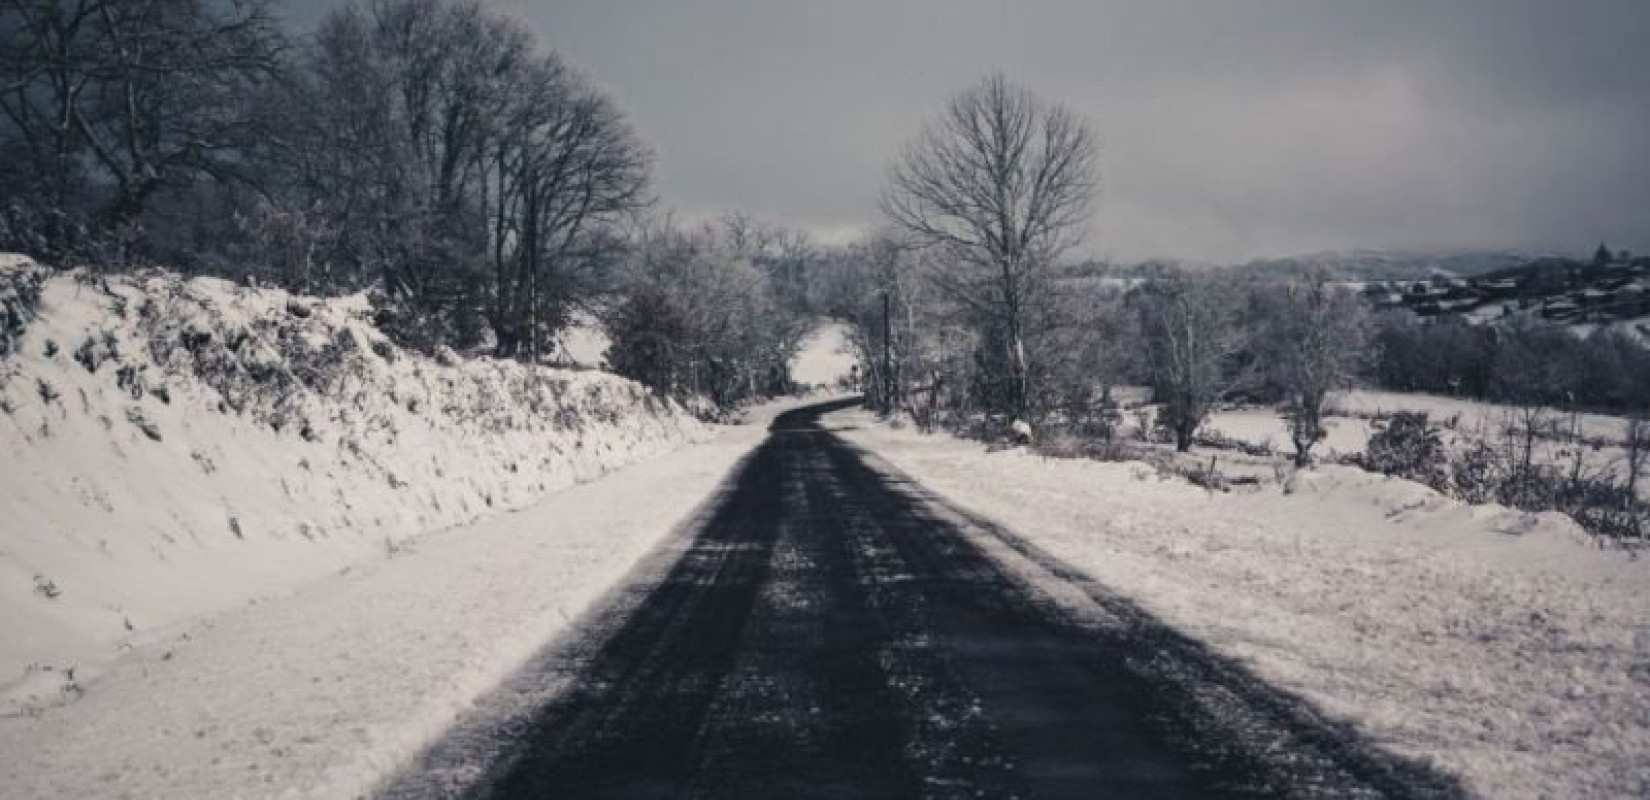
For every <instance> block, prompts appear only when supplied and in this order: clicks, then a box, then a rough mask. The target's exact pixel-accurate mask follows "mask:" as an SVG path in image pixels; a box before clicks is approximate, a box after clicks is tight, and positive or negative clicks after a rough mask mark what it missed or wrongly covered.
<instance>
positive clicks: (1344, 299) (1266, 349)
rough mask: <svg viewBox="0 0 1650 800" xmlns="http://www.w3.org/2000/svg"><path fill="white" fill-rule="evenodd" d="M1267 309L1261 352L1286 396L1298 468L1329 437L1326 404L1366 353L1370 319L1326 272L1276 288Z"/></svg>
mask: <svg viewBox="0 0 1650 800" xmlns="http://www.w3.org/2000/svg"><path fill="white" fill-rule="evenodd" d="M1265 300H1271V301H1273V302H1271V303H1269V304H1268V305H1270V308H1268V309H1266V312H1267V318H1266V320H1265V323H1264V331H1263V333H1262V336H1263V337H1264V340H1263V342H1262V344H1261V346H1260V348H1258V350H1259V353H1258V355H1259V358H1260V359H1261V360H1262V362H1263V363H1262V368H1264V369H1265V370H1266V371H1267V372H1269V373H1270V374H1271V377H1272V380H1273V381H1274V383H1275V385H1276V387H1277V388H1278V389H1279V390H1280V391H1281V392H1282V393H1283V396H1284V400H1285V403H1286V405H1285V411H1284V413H1285V415H1286V416H1287V418H1288V420H1289V436H1290V439H1291V440H1292V441H1293V442H1294V445H1295V465H1296V466H1301V467H1304V466H1306V465H1307V464H1309V463H1311V459H1312V446H1313V445H1315V444H1317V443H1318V441H1320V440H1322V439H1323V438H1324V436H1325V431H1324V428H1323V406H1324V400H1325V398H1327V397H1328V395H1329V392H1331V391H1333V390H1335V389H1343V388H1347V387H1348V386H1350V385H1351V383H1352V381H1353V379H1354V378H1356V377H1357V374H1358V370H1359V368H1360V367H1361V365H1362V363H1363V359H1364V357H1365V355H1366V353H1367V348H1368V342H1369V335H1370V334H1369V330H1370V328H1369V315H1368V312H1367V311H1366V309H1365V305H1364V303H1363V302H1362V300H1360V299H1359V298H1358V297H1357V296H1356V295H1355V294H1354V293H1353V292H1352V291H1351V290H1350V289H1347V288H1345V287H1342V286H1336V285H1334V284H1331V283H1330V282H1329V281H1328V279H1327V277H1326V276H1324V275H1322V274H1314V275H1309V276H1308V277H1307V278H1306V279H1305V280H1302V281H1289V282H1287V283H1284V284H1282V285H1280V286H1278V287H1277V292H1276V296H1275V297H1272V298H1264V297H1263V301H1265Z"/></svg>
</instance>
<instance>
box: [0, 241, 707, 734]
mask: <svg viewBox="0 0 1650 800" xmlns="http://www.w3.org/2000/svg"><path fill="white" fill-rule="evenodd" d="M38 270H39V268H38V267H35V266H33V265H32V264H31V263H30V262H28V261H27V260H26V259H20V258H17V257H3V258H0V287H15V286H18V285H21V284H23V283H24V282H25V280H26V279H28V276H31V275H35V274H38ZM30 280H32V279H30ZM42 289H43V291H42V292H41V293H40V296H39V298H38V302H37V303H35V304H33V305H34V306H35V308H33V309H32V310H31V311H30V312H29V313H28V314H26V315H24V314H19V315H17V319H16V322H17V324H15V325H11V324H8V325H5V326H4V327H6V329H7V330H9V331H12V333H11V334H8V336H10V341H11V342H12V344H11V345H10V346H9V347H8V348H7V350H5V351H0V411H3V412H4V413H0V447H3V449H4V451H5V453H6V458H5V459H4V460H0V607H3V608H4V609H5V610H6V613H5V614H3V615H0V714H9V713H18V712H26V711H30V710H38V709H39V708H41V707H43V706H49V705H51V704H53V703H56V702H60V701H63V700H66V699H73V698H74V697H75V696H77V694H78V692H79V687H80V686H81V685H83V684H85V682H86V681H87V679H88V678H89V677H90V676H91V675H93V674H94V673H95V672H96V671H97V670H98V668H99V665H101V664H103V663H105V662H107V661H108V660H110V659H111V658H113V657H115V656H116V655H117V653H118V652H120V651H122V650H124V649H126V648H128V647H131V646H136V645H141V644H142V643H144V642H146V641H150V640H153V639H156V638H159V637H163V636H166V635H168V634H169V633H176V631H177V630H178V629H179V627H180V626H181V625H183V624H184V623H187V622H189V621H191V620H194V619H197V618H199V617H201V616H203V615H207V614H211V613H214V612H219V611H223V610H226V609H228V608H231V607H233V606H235V605H238V604H241V603H244V602H245V601H247V600H249V599H253V598H258V597H263V596H268V595H273V594H280V593H283V592H287V591H290V590H291V589H292V588H294V587H295V586H297V585H300V584H303V583H306V582H309V581H313V580H315V579H317V578H319V577H321V576H324V575H327V574H329V573H335V572H337V571H339V570H340V569H343V568H347V567H348V566H349V565H352V564H358V563H360V562H363V561H366V560H369V559H373V558H380V559H381V558H383V557H385V556H386V555H393V554H395V553H396V552H397V551H398V550H399V549H401V548H403V547H405V546H406V543H407V541H408V539H409V537H412V536H414V535H416V534H418V533H421V532H424V531H429V530H431V529H435V528H441V527H444V526H451V525H455V524H459V523H463V522H467V521H470V520H474V519H476V518H478V517H481V516H484V515H487V514H494V513H499V512H502V511H505V510H510V509H517V508H521V507H523V506H526V505H529V504H531V503H533V502H534V501H536V500H538V499H539V498H541V497H543V496H544V495H545V494H546V493H548V492H552V491H555V490H558V489H561V488H564V487H567V486H569V485H572V484H574V483H577V482H581V481H585V480H589V479H591V478H594V477H597V476H599V475H602V474H604V473H606V472H609V471H611V470H614V469H617V468H619V467H622V466H625V465H627V464H630V463H632V462H635V461H637V460H640V459H643V458H647V457H650V456H652V455H655V454H658V453H661V452H663V451H666V450H669V449H671V448H674V447H675V446H677V445H679V444H681V443H683V442H687V441H694V440H699V439H703V438H705V437H706V436H707V435H708V433H709V432H708V430H707V429H706V428H705V427H704V426H702V425H701V424H700V423H698V422H697V421H695V420H694V419H693V418H692V417H691V416H689V415H688V414H686V413H685V412H683V411H682V410H681V409H680V408H679V407H677V406H675V405H674V404H671V403H668V402H663V401H660V400H657V399H655V398H654V397H653V396H652V395H650V394H649V393H647V392H646V391H645V390H644V389H642V388H641V387H640V386H638V385H636V384H634V383H631V382H629V381H626V380H623V379H620V378H617V377H613V376H610V375H606V374H602V373H595V372H571V371H560V370H552V369H544V368H534V367H528V366H524V365H522V364H519V363H515V362H509V361H494V360H489V359H477V360H470V361H465V360H460V359H458V358H456V357H452V356H451V354H450V353H449V354H443V355H444V356H445V357H443V358H441V359H437V360H432V359H428V358H425V357H422V356H419V355H416V354H414V353H411V352H409V351H405V350H402V349H401V348H399V347H397V346H395V345H394V344H392V343H391V342H389V341H388V340H386V339H385V338H384V337H383V336H382V335H381V334H380V333H379V332H378V331H377V330H376V329H375V328H373V327H372V325H371V324H370V322H368V321H367V320H368V317H369V310H368V308H367V305H366V303H365V301H364V299H362V298H359V297H355V298H341V299H336V300H320V299H315V298H308V297H299V296H293V295H289V294H287V293H285V292H281V291H277V290H269V289H249V288H245V287H241V286H237V285H235V284H232V283H229V282H225V281H221V280H215V279H205V278H197V279H187V280H186V279H183V278H180V277H178V276H176V275H173V274H169V273H162V272H149V273H144V274H141V275H138V276H134V277H121V278H107V279H105V278H100V277H94V276H89V275H85V274H80V273H75V274H70V275H57V276H53V277H50V278H48V279H46V280H44V282H43V286H42ZM14 293H15V292H14Z"/></svg>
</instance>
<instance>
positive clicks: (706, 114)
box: [294, 0, 1650, 260]
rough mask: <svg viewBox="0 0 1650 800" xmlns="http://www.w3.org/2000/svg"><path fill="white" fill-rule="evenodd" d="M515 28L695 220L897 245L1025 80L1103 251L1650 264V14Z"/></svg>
mask: <svg viewBox="0 0 1650 800" xmlns="http://www.w3.org/2000/svg"><path fill="white" fill-rule="evenodd" d="M327 5H328V3H327V2H325V0H299V2H298V3H297V5H296V6H295V8H294V11H295V14H296V15H297V16H298V17H299V18H313V16H314V15H315V14H316V13H318V10H319V9H322V8H324V7H325V6H327ZM493 5H495V6H496V7H499V8H504V9H508V10H510V11H512V12H514V13H516V14H518V15H519V16H521V17H522V18H524V19H526V20H528V21H529V22H530V23H532V25H533V26H534V27H535V28H536V29H537V30H538V32H539V34H540V36H541V37H542V39H543V40H544V41H545V42H546V43H548V44H549V45H551V46H553V47H555V48H556V49H558V50H560V51H561V52H562V53H563V54H564V55H566V56H567V57H568V58H569V59H570V60H572V61H574V62H575V63H578V64H579V65H581V66H582V67H584V68H585V69H586V70H588V71H589V72H590V73H591V74H593V75H594V76H595V77H596V78H597V79H598V80H600V81H602V82H603V83H605V84H606V85H608V86H609V87H611V88H612V90H613V91H614V92H615V94H617V95H618V96H619V97H620V98H621V99H622V100H623V102H624V103H625V105H626V107H627V108H628V109H629V110H630V112H631V113H632V115H633V116H634V118H635V120H636V122H637V124H638V126H639V127H640V128H641V130H642V131H643V133H644V135H645V136H646V137H647V138H648V139H649V140H650V141H651V142H652V143H654V145H655V147H656V148H657V149H658V151H659V155H660V176H659V177H660V186H659V188H660V193H661V195H662V197H663V198H664V200H665V201H666V202H667V203H669V204H671V205H673V206H675V207H676V208H677V209H679V210H681V211H682V212H684V213H687V214H712V213H716V212H718V211H720V210H724V209H729V208H739V209H744V210H748V211H751V212H754V213H758V214H763V215H766V216H771V217H774V218H778V219H782V220H786V221H789V222H792V223H794V224H798V225H803V226H807V227H809V228H812V229H815V230H817V231H820V232H821V233H823V234H826V235H840V234H841V233H842V232H844V231H850V230H854V229H856V228H861V227H864V226H868V225H872V224H875V222H876V219H877V217H876V203H875V198H876V194H877V192H878V190H879V189H880V187H881V183H882V178H883V171H884V168H885V166H886V163H887V160H888V158H889V157H890V156H891V154H892V153H893V152H894V151H895V149H896V148H897V147H898V145H899V143H900V142H901V141H902V140H904V139H905V138H906V137H907V136H909V135H910V134H911V133H912V132H913V131H915V130H916V128H917V127H918V126H919V125H920V124H921V122H922V120H923V119H924V118H925V117H927V116H928V115H930V114H931V113H932V112H933V111H934V110H935V109H936V108H937V107H938V106H939V104H940V103H941V102H942V101H943V99H944V98H945V96H946V95H947V94H949V93H950V92H953V91H955V90H956V89H958V88H961V87H962V86H965V85H967V84H968V83H970V82H972V81H973V80H975V79H977V78H978V77H979V76H981V75H983V74H985V73H986V72H989V71H992V70H1002V71H1004V72H1007V73H1008V74H1009V75H1010V76H1011V77H1014V78H1015V79H1017V80H1019V81H1021V82H1023V83H1025V84H1027V85H1029V86H1031V87H1032V88H1033V89H1035V90H1036V91H1038V92H1039V93H1041V94H1043V95H1044V96H1046V97H1048V98H1049V99H1051V100H1057V101H1060V102H1063V103H1066V104H1068V105H1070V106H1072V107H1074V108H1075V109H1077V110H1079V111H1080V112H1082V113H1083V114H1084V115H1086V116H1087V117H1088V118H1089V119H1090V120H1092V122H1093V124H1094V126H1095V128H1096V129H1097V131H1098V132H1099V133H1100V136H1101V139H1102V142H1103V146H1104V154H1105V157H1104V165H1105V175H1104V178H1105V194H1104V199H1103V201H1102V203H1101V206H1100V208H1099V210H1098V213H1097V216H1096V220H1095V231H1094V235H1093V236H1092V237H1091V239H1090V245H1089V249H1090V250H1091V251H1092V252H1094V253H1096V254H1102V255H1115V256H1119V257H1124V258H1132V257H1140V256H1146V255H1171V256H1183V257H1192V258H1205V259H1217V260H1226V259H1238V258H1245V257H1249V256H1255V255H1263V254H1277V253H1290V252H1300V251H1308V250H1317V249H1328V248H1350V247H1392V248H1417V247H1432V248H1467V247H1521V248H1531V249H1552V248H1557V249H1563V250H1569V251H1580V250H1584V249H1588V248H1590V247H1591V245H1592V244H1593V243H1596V242H1597V241H1598V240H1601V239H1602V240H1607V241H1610V242H1611V243H1613V244H1617V245H1618V246H1624V247H1625V246H1631V247H1635V248H1636V249H1640V250H1647V249H1650V157H1647V156H1650V148H1647V143H1650V3H1647V2H1645V1H1644V0H1615V1H1612V0H1592V1H1586V2H1574V3H1554V2H1546V1H1545V0H1539V1H1538V0H1475V1H1472V2H1463V1H1461V0H1456V1H1455V2H1449V3H1438V2H1431V1H1430V0H1398V1H1396V2H1393V1H1385V2H1355V1H1354V0H1344V1H1341V2H1331V1H1330V0H1266V1H1265V2H1262V1H1261V0H1254V1H1253V2H1214V1H1213V0H1200V1H1199V2H1192V1H1191V0H1167V1H1164V0H1151V1H1148V0H1139V1H1138V2H1128V3H1124V2H1097V1H1095V0H1066V1H1064V2H1054V1H1051V0H1042V1H1040V2H1008V1H1007V0H995V1H990V2H988V1H986V0H923V1H922V2H916V1H913V0H902V1H901V2H886V0H881V1H878V0H833V1H832V2H824V1H823V0H821V1H819V2H775V1H774V0H705V1H703V2H697V1H696V2H682V1H681V0H560V1H558V2H534V1H532V0H494V2H493Z"/></svg>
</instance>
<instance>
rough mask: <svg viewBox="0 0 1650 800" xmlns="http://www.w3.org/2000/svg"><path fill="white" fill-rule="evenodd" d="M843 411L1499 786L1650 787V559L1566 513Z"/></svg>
mask: <svg viewBox="0 0 1650 800" xmlns="http://www.w3.org/2000/svg"><path fill="white" fill-rule="evenodd" d="M828 421H829V422H830V423H831V424H832V425H833V426H835V427H840V428H842V429H843V430H842V434H843V435H844V436H846V437H848V438H849V439H850V440H851V441H854V442H856V443H857V444H859V445H861V446H863V447H866V448H868V449H870V450H873V451H875V452H876V453H878V454H879V455H881V456H882V457H884V458H886V459H887V460H889V461H890V462H892V463H893V464H895V465H896V466H898V467H900V468H901V469H903V470H905V471H906V472H909V473H910V474H911V475H912V476H914V477H915V478H917V479H919V480H921V481H922V482H923V483H924V484H925V485H926V486H927V487H929V488H930V489H932V490H934V491H935V492H937V493H938V494H939V495H941V496H943V497H945V498H947V499H948V500H949V501H951V502H952V503H954V504H956V505H957V506H959V507H962V508H964V509H966V510H969V511H971V512H975V513H980V514H983V515H985V516H988V517H991V518H993V519H995V520H996V521H998V522H1000V523H1002V524H1004V525H1007V526H1008V527H1009V528H1011V529H1013V530H1014V531H1015V532H1016V533H1018V534H1020V535H1021V536H1024V537H1025V538H1027V539H1028V540H1030V541H1031V542H1033V543H1035V544H1036V545H1038V546H1040V547H1042V548H1044V549H1045V550H1047V551H1049V552H1051V553H1052V554H1054V555H1055V556H1056V557H1058V558H1061V559H1063V560H1065V561H1067V562H1069V563H1071V564H1072V565H1074V566H1076V567H1078V568H1080V569H1082V570H1084V571H1086V572H1088V573H1089V574H1091V575H1093V576H1094V577H1095V578H1097V579H1098V580H1100V581H1101V582H1102V583H1105V584H1107V585H1108V586H1110V587H1111V588H1112V589H1114V590H1116V591H1118V592H1120V593H1122V594H1124V595H1126V596H1129V597H1131V598H1134V599H1135V600H1137V601H1139V602H1141V603H1142V604H1143V605H1144V606H1145V607H1146V608H1148V609H1149V610H1151V611H1152V612H1154V613H1156V614H1158V615H1159V616H1161V617H1162V618H1163V619H1164V620H1165V621H1167V622H1169V623H1170V624H1173V625H1175V626H1177V627H1178V628H1180V629H1181V630H1182V631H1184V632H1185V633H1187V634H1189V635H1191V636H1194V637H1197V638H1199V639H1202V640H1204V641H1206V642H1208V643H1210V644H1211V645H1213V646H1214V647H1216V648H1217V649H1219V650H1220V651H1222V652H1224V653H1226V654H1228V655H1230V656H1232V657H1235V658H1237V659H1239V660H1240V661H1242V662H1244V663H1246V664H1248V665H1250V666H1251V667H1252V668H1253V669H1255V670H1256V671H1257V672H1258V673H1259V674H1260V675H1262V676H1264V677H1266V678H1268V679H1270V680H1272V681H1274V682H1275V683H1277V684H1279V685H1281V686H1282V687H1284V688H1286V689H1288V690H1292V691H1295V692H1298V693H1300V694H1301V695H1303V696H1305V697H1307V698H1308V699H1311V700H1313V701H1314V702H1316V703H1317V704H1319V706H1320V707H1322V708H1324V709H1325V710H1327V711H1328V712H1329V713H1331V714H1334V715H1337V716H1341V717H1345V718H1349V719H1352V720H1354V721H1355V722H1356V724H1357V725H1358V726H1359V727H1360V728H1361V729H1362V730H1364V731H1366V732H1367V733H1368V734H1369V735H1370V736H1372V737H1373V738H1374V739H1375V740H1376V741H1378V742H1381V743H1385V744H1386V745H1388V746H1390V747H1392V748H1394V749H1396V750H1398V751H1401V752H1404V753H1407V754H1411V755H1415V756H1420V757H1425V758H1430V759H1434V760H1435V761H1436V762H1437V763H1438V764H1440V765H1441V766H1442V767H1444V768H1445V769H1447V770H1450V771H1453V772H1456V773H1458V774H1460V775H1461V776H1463V777H1464V778H1465V779H1466V780H1467V781H1468V783H1469V785H1470V786H1471V787H1472V788H1473V789H1475V790H1476V791H1478V792H1480V793H1482V794H1484V795H1485V796H1490V797H1532V798H1533V797H1628V796H1636V797H1642V796H1645V794H1646V793H1647V791H1650V562H1647V561H1646V560H1644V559H1642V558H1641V559H1637V560H1634V559H1633V558H1632V556H1631V555H1630V554H1628V553H1623V552H1620V551H1609V550H1599V549H1597V548H1595V547H1593V546H1591V545H1590V544H1589V543H1588V541H1587V539H1586V537H1585V536H1584V535H1583V534H1582V533H1581V532H1580V531H1579V530H1578V529H1577V528H1576V527H1575V526H1574V525H1573V524H1572V523H1571V522H1570V521H1569V520H1567V519H1566V518H1564V517H1562V516H1559V515H1557V514H1536V515H1531V514H1523V513H1519V512H1516V511H1509V510H1507V509H1503V508H1500V507H1494V506H1478V507H1473V506H1466V505H1462V504H1460V503H1457V502H1455V501H1453V500H1449V499H1447V498H1444V497H1441V496H1439V495H1437V494H1436V493H1434V492H1432V491H1431V490H1429V489H1427V488H1425V487H1422V486H1420V485H1418V484H1415V483H1411V482H1408V481H1402V480H1396V479H1391V478H1385V477H1382V476H1378V475H1371V474H1368V473H1364V472H1361V471H1358V470H1355V469H1351V468H1345V467H1335V466H1325V467H1320V468H1318V469H1316V470H1313V471H1310V472H1304V473H1300V474H1298V475H1296V476H1295V477H1294V478H1293V479H1292V480H1290V481H1289V482H1288V483H1287V484H1285V485H1284V486H1278V485H1271V486H1266V487H1263V488H1261V489H1260V490H1259V491H1255V492H1250V493H1234V494H1221V493H1209V492H1206V491H1204V490H1203V489H1200V488H1197V487H1195V486H1191V485H1189V484H1187V483H1185V482H1183V481H1181V480H1179V479H1173V478H1169V479H1164V478H1161V477H1159V476H1158V474H1157V472H1156V471H1155V470H1154V469H1152V468H1150V467H1147V466H1145V465H1143V464H1136V463H1102V462H1096V461H1084V460H1051V459H1045V458H1042V457H1039V456H1035V455H1031V454H1029V453H1027V452H1025V451H1024V450H1020V449H1015V450H1008V451H1001V452H996V453H988V452H987V451H986V449H985V448H984V447H983V446H981V445H979V444H977V443H972V442H967V441H962V440H958V439H954V438H951V437H947V436H924V435H921V434H918V433H916V432H915V431H913V430H910V429H902V430H895V429H891V428H889V427H888V426H886V425H882V424H879V423H877V422H876V421H875V420H874V419H873V418H871V417H870V416H869V415H867V414H864V413H863V412H843V413H841V414H838V415H833V416H832V417H830V418H828Z"/></svg>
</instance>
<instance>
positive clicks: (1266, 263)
mask: <svg viewBox="0 0 1650 800" xmlns="http://www.w3.org/2000/svg"><path fill="white" fill-rule="evenodd" d="M1533 260H1536V256H1532V255H1529V254H1527V253H1520V252H1511V251H1505V252H1493V251H1492V252H1460V253H1425V252H1407V251H1401V250H1348V251H1338V252H1328V253H1313V254H1310V255H1303V256H1290V257H1287V258H1271V259H1257V260H1255V261H1250V262H1249V263H1247V264H1244V265H1243V266H1242V267H1240V268H1239V269H1246V270H1253V271H1255V272H1258V273H1265V274H1284V275H1289V274H1301V273H1304V272H1306V271H1307V270H1310V269H1314V268H1316V269H1324V270H1327V271H1328V272H1329V275H1330V277H1332V278H1335V279H1338V280H1344V281H1398V280H1417V279H1425V278H1431V277H1435V276H1441V277H1446V278H1451V277H1468V276H1472V275H1481V274H1483V273H1486V272H1494V271H1497V270H1506V269H1516V268H1518V267H1520V266H1522V265H1524V264H1527V263H1529V262H1531V261H1533Z"/></svg>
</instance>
